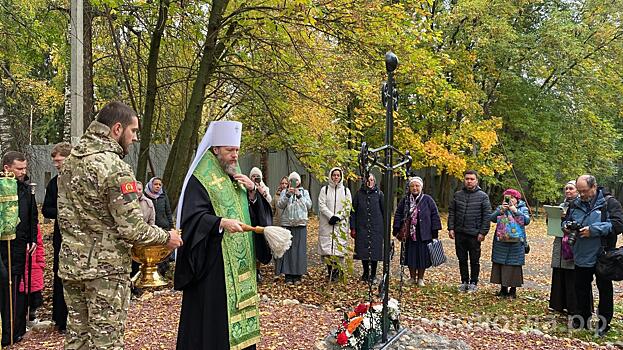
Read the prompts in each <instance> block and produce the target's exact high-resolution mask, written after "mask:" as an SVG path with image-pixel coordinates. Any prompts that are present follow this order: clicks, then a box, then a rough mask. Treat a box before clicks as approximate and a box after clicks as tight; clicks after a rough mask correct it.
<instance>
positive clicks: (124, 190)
mask: <svg viewBox="0 0 623 350" xmlns="http://www.w3.org/2000/svg"><path fill="white" fill-rule="evenodd" d="M136 192H137V191H136V181H131V182H125V183H122V184H121V194H122V195H123V199H124V200H125V201H126V203H127V202H131V201H133V200H135V199H136V198H138V195H137V194H136Z"/></svg>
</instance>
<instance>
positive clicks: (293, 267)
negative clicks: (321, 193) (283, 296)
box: [275, 171, 312, 283]
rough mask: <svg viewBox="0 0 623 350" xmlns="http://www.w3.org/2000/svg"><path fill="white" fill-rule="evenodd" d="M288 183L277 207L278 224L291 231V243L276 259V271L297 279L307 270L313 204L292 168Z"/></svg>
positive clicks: (297, 280)
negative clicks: (310, 217) (310, 213)
mask: <svg viewBox="0 0 623 350" xmlns="http://www.w3.org/2000/svg"><path fill="white" fill-rule="evenodd" d="M288 180H289V181H290V185H289V187H288V188H287V189H284V190H282V191H281V196H280V197H279V202H277V207H278V208H280V209H282V210H283V211H282V213H281V226H283V227H285V228H287V229H288V230H290V232H291V233H292V246H291V247H290V249H288V250H287V251H286V252H285V254H283V257H281V258H280V259H276V260H275V275H276V276H279V275H281V274H284V275H285V279H286V283H300V282H301V277H302V276H303V275H304V274H306V273H307V221H308V220H309V219H308V216H307V213H308V212H309V210H310V209H311V207H312V201H311V197H310V196H309V191H307V190H305V189H304V188H303V186H301V176H300V175H299V174H298V173H297V172H295V171H293V172H292V173H291V174H290V176H288Z"/></svg>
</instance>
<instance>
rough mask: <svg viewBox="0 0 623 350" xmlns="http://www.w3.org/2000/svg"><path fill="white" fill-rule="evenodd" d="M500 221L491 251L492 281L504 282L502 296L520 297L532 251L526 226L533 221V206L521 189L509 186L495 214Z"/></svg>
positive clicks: (501, 290)
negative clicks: (528, 255) (519, 291)
mask: <svg viewBox="0 0 623 350" xmlns="http://www.w3.org/2000/svg"><path fill="white" fill-rule="evenodd" d="M491 222H494V223H496V228H495V238H494V240H493V248H492V253H491V261H492V263H493V264H492V266H491V283H495V284H499V285H501V288H500V291H499V292H498V294H497V295H498V296H501V297H510V298H513V299H514V298H516V297H517V287H521V285H522V284H523V268H522V266H523V265H524V264H525V262H526V253H527V252H528V251H529V246H528V242H527V240H526V230H525V226H526V225H528V224H529V223H530V210H529V209H528V207H527V206H526V203H525V202H524V201H522V200H521V193H520V192H519V191H517V190H515V189H512V188H509V189H507V190H506V191H504V200H503V201H502V204H501V205H499V206H498V207H497V209H496V210H495V211H494V212H493V213H492V214H491Z"/></svg>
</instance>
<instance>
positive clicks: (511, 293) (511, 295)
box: [508, 287, 517, 299]
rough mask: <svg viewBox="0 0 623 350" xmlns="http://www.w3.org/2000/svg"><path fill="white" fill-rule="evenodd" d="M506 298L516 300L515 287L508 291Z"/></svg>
mask: <svg viewBox="0 0 623 350" xmlns="http://www.w3.org/2000/svg"><path fill="white" fill-rule="evenodd" d="M508 296H510V297H511V299H516V298H517V287H511V289H510V291H509V292H508Z"/></svg>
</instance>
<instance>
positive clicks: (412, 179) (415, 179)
mask: <svg viewBox="0 0 623 350" xmlns="http://www.w3.org/2000/svg"><path fill="white" fill-rule="evenodd" d="M414 181H415V182H417V183H419V184H420V186H422V187H424V180H422V178H421V177H419V176H414V177H410V178H409V185H410V184H411V183H412V182H414Z"/></svg>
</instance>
